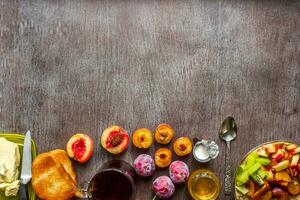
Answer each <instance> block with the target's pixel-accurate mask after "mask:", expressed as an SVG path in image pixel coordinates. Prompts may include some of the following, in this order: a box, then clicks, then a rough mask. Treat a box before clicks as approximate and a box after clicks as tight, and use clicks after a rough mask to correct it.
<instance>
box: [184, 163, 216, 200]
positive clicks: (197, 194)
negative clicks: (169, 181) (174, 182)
mask: <svg viewBox="0 0 300 200" xmlns="http://www.w3.org/2000/svg"><path fill="white" fill-rule="evenodd" d="M220 187H221V186H220V181H219V179H218V177H217V176H216V175H215V174H214V173H213V172H211V171H209V170H207V169H198V170H196V171H194V172H192V174H191V175H190V176H189V179H188V190H189V193H190V195H191V197H192V198H193V199H194V200H215V199H217V198H218V196H219V193H220Z"/></svg>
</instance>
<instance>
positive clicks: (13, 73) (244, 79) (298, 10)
mask: <svg viewBox="0 0 300 200" xmlns="http://www.w3.org/2000/svg"><path fill="white" fill-rule="evenodd" d="M0 5H1V6H0V106H1V108H0V128H1V130H2V131H11V132H20V131H24V130H27V129H30V130H32V131H33V133H34V134H33V137H34V139H35V140H36V143H37V148H38V151H39V152H44V151H48V150H51V149H56V148H65V144H66V142H67V140H68V138H69V137H70V136H71V135H73V134H74V133H77V132H84V133H88V134H90V135H91V136H92V137H93V138H94V140H95V142H96V144H98V140H99V139H98V138H99V135H100V133H101V132H102V131H103V130H104V129H105V128H106V127H108V126H110V125H112V124H118V125H120V126H123V127H124V128H125V129H126V130H128V131H129V132H130V133H132V132H133V131H134V130H135V129H137V128H140V127H147V128H149V129H151V130H155V128H156V126H157V125H158V124H159V123H162V122H166V123H169V124H171V125H172V126H173V127H174V129H175V131H176V137H179V136H190V137H203V138H207V139H212V140H215V141H216V142H217V143H218V144H219V146H220V148H221V152H220V155H219V157H218V158H217V159H216V160H214V161H212V162H210V163H209V164H207V165H200V164H198V163H197V162H196V161H194V160H193V159H192V157H191V156H190V157H187V158H185V159H183V160H185V161H186V162H187V163H188V164H189V166H191V170H194V169H197V168H200V167H206V168H209V169H211V170H213V171H214V172H216V174H217V175H218V176H219V177H220V180H222V182H223V173H224V147H225V145H224V144H223V143H222V142H221V141H220V140H219V138H218V134H217V133H218V129H219V126H220V124H221V122H222V121H223V119H224V118H225V117H226V116H228V115H232V116H234V117H235V118H236V120H237V124H238V128H239V129H238V137H237V139H236V141H235V142H233V144H232V154H233V156H232V164H233V166H234V167H236V166H237V164H238V161H239V160H240V159H241V158H242V157H243V155H244V154H245V153H247V151H248V150H250V149H251V148H252V147H254V146H256V145H258V144H260V143H262V142H266V141H270V140H277V139H283V140H291V141H294V142H297V143H300V140H299V137H300V113H299V111H300V2H299V1H203V2H200V1H150V0H144V1H142V0H137V1H110V0H108V1H76V2H75V1H25V0H24V1H5V0H1V3H0ZM157 147H159V145H157V144H155V146H153V147H152V148H151V150H150V152H149V153H150V154H152V153H153V151H154V150H155V148H157ZM140 153H141V151H138V150H137V149H136V148H134V147H132V146H130V148H129V150H128V151H127V152H126V153H124V154H122V155H121V156H120V157H121V158H122V159H124V160H126V161H128V162H132V161H133V159H134V158H135V157H136V156H137V155H138V154H140ZM112 158H113V157H112V156H111V155H109V154H108V153H106V152H105V151H104V150H103V149H102V148H100V147H99V145H96V149H95V152H94V155H93V157H92V159H91V160H90V161H89V162H88V163H86V164H77V163H74V165H75V167H76V169H77V173H78V178H79V182H80V183H82V182H84V181H88V180H89V179H90V178H91V177H92V176H93V174H94V173H95V172H96V170H97V168H98V167H99V166H100V165H101V164H102V163H103V162H104V161H107V160H110V159H112ZM174 159H177V157H175V156H174ZM160 174H167V170H160V171H159V172H157V173H156V174H155V176H154V177H157V176H159V175H160ZM137 185H138V192H137V196H138V198H137V199H138V200H150V199H151V197H152V196H153V194H151V192H150V191H151V180H147V181H143V180H139V181H138V183H137ZM172 199H174V200H184V199H190V198H189V196H188V194H187V193H186V191H185V188H184V187H178V188H177V191H176V193H175V195H174V197H173V198H172ZM219 199H220V200H223V199H231V198H230V197H225V196H224V193H223V192H222V193H221V194H220V198H219Z"/></svg>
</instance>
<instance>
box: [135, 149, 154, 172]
mask: <svg viewBox="0 0 300 200" xmlns="http://www.w3.org/2000/svg"><path fill="white" fill-rule="evenodd" d="M133 165H134V169H135V171H136V173H137V174H138V175H140V176H142V177H149V176H152V175H153V174H154V172H155V163H154V160H153V159H152V157H151V156H150V155H147V154H141V155H139V156H138V157H137V158H136V159H135V160H134V163H133Z"/></svg>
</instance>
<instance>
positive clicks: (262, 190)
mask: <svg viewBox="0 0 300 200" xmlns="http://www.w3.org/2000/svg"><path fill="white" fill-rule="evenodd" d="M270 189H271V186H270V185H269V184H268V183H267V182H266V183H265V184H264V185H263V186H262V187H261V188H259V189H258V190H257V191H256V192H255V193H254V195H253V196H252V197H251V198H257V197H260V196H262V195H263V194H265V193H266V192H268V191H269V190H270Z"/></svg>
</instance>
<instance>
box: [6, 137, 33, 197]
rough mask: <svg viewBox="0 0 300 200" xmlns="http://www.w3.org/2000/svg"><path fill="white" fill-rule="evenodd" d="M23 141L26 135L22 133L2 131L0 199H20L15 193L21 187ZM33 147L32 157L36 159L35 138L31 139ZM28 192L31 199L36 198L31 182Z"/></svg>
mask: <svg viewBox="0 0 300 200" xmlns="http://www.w3.org/2000/svg"><path fill="white" fill-rule="evenodd" d="M7 141H9V142H7ZM10 142H12V143H10ZM23 143H24V135H22V134H14V133H0V144H2V145H0V157H1V159H0V200H15V199H18V196H17V195H16V196H15V193H16V192H17V191H18V187H19V180H20V171H21V167H22V166H21V161H22V153H23ZM14 144H16V145H14ZM31 149H32V159H34V158H35V157H36V145H35V143H34V141H33V140H31ZM8 150H9V151H8ZM28 194H29V199H30V200H34V199H35V194H34V192H33V190H32V188H31V184H28Z"/></svg>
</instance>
